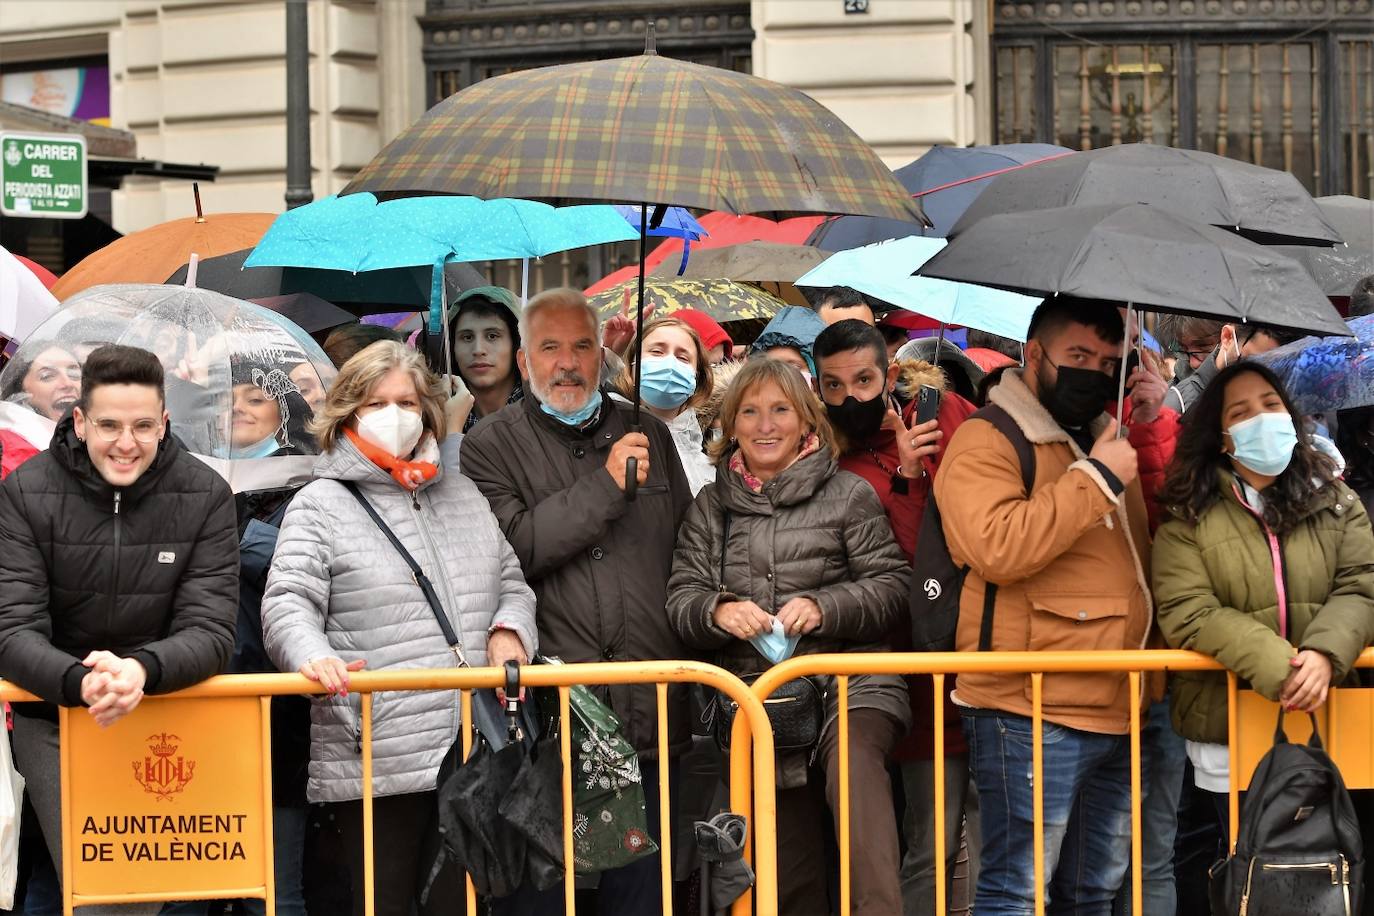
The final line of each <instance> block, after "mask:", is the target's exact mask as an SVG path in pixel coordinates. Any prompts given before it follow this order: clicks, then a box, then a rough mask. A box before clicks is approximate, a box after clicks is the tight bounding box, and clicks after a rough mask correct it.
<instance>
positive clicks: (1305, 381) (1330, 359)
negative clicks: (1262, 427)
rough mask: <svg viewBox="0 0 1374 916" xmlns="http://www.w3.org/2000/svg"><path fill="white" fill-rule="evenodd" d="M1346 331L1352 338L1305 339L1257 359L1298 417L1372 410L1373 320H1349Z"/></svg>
mask: <svg viewBox="0 0 1374 916" xmlns="http://www.w3.org/2000/svg"><path fill="white" fill-rule="evenodd" d="M1350 331H1351V333H1353V334H1354V335H1355V336H1354V337H1304V338H1303V339H1302V340H1296V341H1294V342H1293V343H1291V344H1287V345H1285V346H1282V347H1279V348H1278V349H1276V350H1270V351H1269V352H1268V353H1265V354H1263V355H1262V356H1259V357H1257V360H1258V361H1259V362H1261V363H1263V364H1264V365H1266V366H1268V367H1269V368H1270V369H1273V370H1274V373H1275V374H1276V375H1278V377H1279V378H1280V379H1282V380H1283V384H1284V387H1285V388H1287V389H1288V394H1289V395H1290V396H1291V397H1292V398H1293V403H1294V404H1295V405H1297V408H1298V410H1300V411H1302V412H1303V413H1308V414H1317V413H1326V412H1328V411H1332V410H1350V409H1353V408H1355V407H1369V406H1374V315H1366V316H1365V317H1363V318H1356V319H1354V320H1352V321H1351V322H1350Z"/></svg>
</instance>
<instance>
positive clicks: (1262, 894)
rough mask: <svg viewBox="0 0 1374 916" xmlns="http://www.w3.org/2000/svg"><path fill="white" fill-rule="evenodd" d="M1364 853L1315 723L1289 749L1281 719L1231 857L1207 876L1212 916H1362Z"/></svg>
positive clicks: (1257, 771) (1346, 795) (1246, 805)
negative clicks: (1353, 915)
mask: <svg viewBox="0 0 1374 916" xmlns="http://www.w3.org/2000/svg"><path fill="white" fill-rule="evenodd" d="M1363 889H1364V847H1363V843H1362V841H1361V839H1360V824H1359V821H1358V819H1357V818H1356V816H1355V808H1354V806H1353V805H1352V804H1351V803H1350V793H1349V792H1347V791H1346V789H1345V782H1344V780H1342V779H1341V773H1340V770H1338V769H1336V765H1335V764H1334V763H1332V762H1331V758H1330V757H1328V756H1327V754H1326V751H1325V750H1323V748H1322V742H1321V738H1320V736H1318V734H1317V719H1316V717H1315V716H1313V717H1312V738H1311V740H1309V741H1308V742H1307V744H1289V743H1288V736H1287V735H1285V734H1284V733H1283V712H1282V710H1280V712H1279V724H1278V728H1277V729H1275V731H1274V746H1273V747H1272V748H1270V749H1269V753H1267V754H1265V755H1264V758H1263V759H1262V760H1260V762H1259V766H1258V767H1257V768H1256V769H1255V775H1254V777H1253V778H1251V780H1250V789H1249V791H1248V792H1247V793H1246V796H1245V799H1244V802H1243V803H1242V805H1241V809H1240V836H1239V838H1238V842H1237V843H1236V849H1235V852H1234V853H1233V854H1232V855H1231V856H1230V858H1226V859H1222V860H1220V861H1219V862H1217V863H1216V864H1215V865H1213V866H1212V868H1211V870H1210V871H1209V891H1210V896H1211V904H1212V913H1213V916H1290V914H1291V916H1347V914H1351V913H1359V912H1360V898H1361V897H1363V893H1362V891H1363Z"/></svg>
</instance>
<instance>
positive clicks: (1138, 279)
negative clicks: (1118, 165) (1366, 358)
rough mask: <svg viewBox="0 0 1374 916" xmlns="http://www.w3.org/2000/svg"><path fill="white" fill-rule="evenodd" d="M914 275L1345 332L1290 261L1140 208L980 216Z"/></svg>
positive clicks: (1323, 299) (1220, 233)
mask: <svg viewBox="0 0 1374 916" xmlns="http://www.w3.org/2000/svg"><path fill="white" fill-rule="evenodd" d="M984 196H986V195H984ZM980 199H981V198H980ZM916 273H917V274H919V275H920V276H923V277H938V278H940V279H943V280H960V281H963V282H966V283H979V284H982V285H983V286H995V287H998V288H1000V289H1010V290H1014V291H1016V292H1021V293H1028V294H1031V295H1043V296H1048V295H1058V294H1060V293H1065V294H1069V295H1074V296H1080V297H1083V298H1087V299H1110V300H1113V301H1116V302H1129V303H1132V304H1133V305H1136V306H1148V307H1150V308H1151V309H1155V310H1158V311H1164V312H1181V313H1184V314H1191V315H1206V316H1208V317H1210V318H1218V319H1221V320H1223V321H1244V322H1256V323H1259V324H1269V325H1276V326H1278V327H1284V328H1293V329H1295V330H1300V331H1308V332H1311V333H1315V334H1323V335H1348V334H1349V333H1350V329H1349V328H1347V327H1346V324H1345V322H1344V321H1342V320H1341V316H1340V313H1339V312H1337V311H1336V309H1335V307H1334V306H1332V305H1331V302H1330V301H1329V300H1328V299H1327V298H1326V296H1324V295H1323V294H1322V291H1321V290H1320V289H1319V288H1318V287H1317V285H1316V283H1315V282H1314V281H1313V280H1312V277H1311V276H1310V275H1308V273H1307V271H1306V270H1304V269H1303V268H1302V266H1301V265H1300V264H1298V263H1297V262H1296V261H1294V260H1293V259H1292V258H1288V257H1285V256H1283V255H1281V254H1279V253H1278V252H1276V251H1274V249H1272V248H1267V247H1265V246H1263V245H1259V244H1256V243H1255V242H1251V241H1249V240H1247V239H1243V238H1241V237H1240V236H1237V235H1235V234H1233V233H1230V232H1225V231H1223V230H1220V229H1214V228H1212V227H1211V226H1203V225H1200V224H1198V223H1194V222H1190V221H1189V220H1186V219H1182V218H1180V217H1177V216H1175V215H1173V214H1172V213H1168V212H1166V211H1164V210H1162V209H1159V208H1158V207H1151V206H1147V205H1145V204H1132V205H1129V206H1107V207H1059V208H1057V209H1053V210H1035V211H1030V212H1026V213H1002V214H998V215H996V216H989V217H987V218H986V219H982V220H979V221H978V222H977V223H974V224H973V225H972V226H970V227H969V228H968V229H966V230H965V231H963V232H961V233H959V234H958V235H956V236H955V237H954V238H952V239H950V242H949V244H948V245H947V246H945V248H944V249H943V250H942V251H940V252H939V253H938V254H936V255H935V257H933V258H931V259H930V260H929V261H926V262H925V263H924V264H922V265H921V267H920V269H919V270H917V271H916Z"/></svg>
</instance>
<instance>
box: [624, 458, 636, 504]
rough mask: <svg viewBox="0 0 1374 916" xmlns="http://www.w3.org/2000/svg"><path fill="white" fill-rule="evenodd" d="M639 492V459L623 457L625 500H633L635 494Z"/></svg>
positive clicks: (628, 501) (629, 501) (630, 501)
mask: <svg viewBox="0 0 1374 916" xmlns="http://www.w3.org/2000/svg"><path fill="white" fill-rule="evenodd" d="M638 492H639V459H638V458H634V457H630V458H626V459H625V502H627V503H632V502H634V501H635V495H636V494H637V493H638Z"/></svg>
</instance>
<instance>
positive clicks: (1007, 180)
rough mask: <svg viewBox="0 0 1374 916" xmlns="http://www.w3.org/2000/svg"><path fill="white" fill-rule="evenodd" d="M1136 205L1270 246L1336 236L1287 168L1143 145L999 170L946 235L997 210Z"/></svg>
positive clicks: (1328, 240)
mask: <svg viewBox="0 0 1374 916" xmlns="http://www.w3.org/2000/svg"><path fill="white" fill-rule="evenodd" d="M1134 203H1148V204H1152V205H1154V206H1156V207H1159V208H1161V209H1163V210H1168V211H1169V212H1170V213H1173V214H1175V215H1177V216H1181V217H1183V218H1184V219H1189V220H1192V221H1194V222H1198V223H1205V224H1207V225H1210V226H1220V227H1222V228H1226V229H1234V230H1236V231H1238V232H1240V233H1241V234H1242V235H1244V236H1246V237H1247V238H1250V239H1252V240H1254V241H1257V242H1262V243H1264V244H1269V245H1274V244H1280V243H1283V244H1297V245H1330V244H1333V243H1337V242H1340V241H1341V236H1340V233H1339V232H1337V230H1336V228H1335V227H1334V226H1332V225H1331V223H1330V222H1328V221H1327V219H1326V217H1325V216H1324V215H1323V214H1322V211H1321V210H1320V209H1319V208H1318V207H1317V205H1316V203H1315V202H1314V201H1313V200H1312V196H1311V195H1310V194H1308V193H1307V191H1306V189H1304V188H1303V186H1302V185H1301V184H1299V183H1298V180H1297V179H1296V178H1294V177H1293V176H1292V175H1291V174H1289V173H1288V172H1280V171H1277V170H1275V169H1266V168H1264V167H1262V166H1258V165H1251V164H1250V163H1248V162H1241V161H1239V160H1237V159H1227V158H1224V157H1222V156H1215V155H1213V154H1211V153H1204V152H1200V151H1198V150H1190V149H1172V148H1170V147H1167V146H1153V145H1151V144H1148V143H1131V144H1126V145H1124V146H1108V147H1104V148H1102V149H1095V150H1089V151H1087V152H1082V153H1074V154H1073V155H1072V156H1059V157H1056V158H1053V159H1047V160H1044V161H1042V162H1035V163H1031V164H1030V165H1027V166H1024V167H1022V168H1019V169H1014V170H1012V171H1009V172H1007V173H1005V174H1003V175H999V176H997V177H996V178H994V179H993V180H992V183H991V184H989V185H988V186H987V189H986V190H984V191H983V193H982V194H980V195H978V198H977V199H976V200H974V201H973V203H972V204H970V205H969V208H968V209H967V210H965V211H964V215H963V216H961V217H960V218H959V222H957V223H955V225H954V228H953V229H951V230H950V236H951V237H954V236H957V235H958V234H959V233H961V232H966V231H967V230H968V228H969V227H970V226H972V225H973V224H974V223H976V222H978V220H980V219H984V218H986V217H988V216H992V215H993V214H997V213H1019V212H1021V211H1024V210H1047V209H1050V208H1052V207H1068V206H1080V207H1092V206H1098V205H1105V204H1134Z"/></svg>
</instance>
